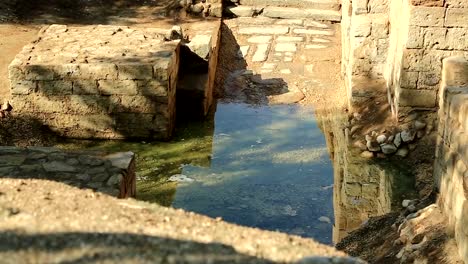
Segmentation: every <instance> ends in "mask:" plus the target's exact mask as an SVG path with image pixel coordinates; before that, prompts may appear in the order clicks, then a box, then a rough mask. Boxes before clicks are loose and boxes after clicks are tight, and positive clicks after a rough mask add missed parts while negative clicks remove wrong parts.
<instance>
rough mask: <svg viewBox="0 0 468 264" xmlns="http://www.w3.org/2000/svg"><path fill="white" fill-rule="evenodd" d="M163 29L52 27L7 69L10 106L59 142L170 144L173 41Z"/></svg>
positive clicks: (175, 66)
mask: <svg viewBox="0 0 468 264" xmlns="http://www.w3.org/2000/svg"><path fill="white" fill-rule="evenodd" d="M166 33H167V30H165V29H156V28H144V29H143V28H129V27H125V26H101V25H99V26H86V27H68V26H65V25H51V26H49V27H47V28H45V29H43V30H42V32H41V33H40V34H39V38H38V39H37V40H36V41H34V42H33V43H32V44H30V45H27V46H25V47H24V48H23V50H22V51H21V53H19V54H18V55H17V56H16V58H15V59H14V60H13V62H12V63H11V64H10V66H9V78H10V82H11V94H12V101H11V104H12V106H13V109H14V111H15V113H17V114H28V115H30V116H32V117H33V118H36V119H38V120H40V121H41V122H43V123H44V124H46V125H47V126H49V127H50V129H52V130H53V131H55V132H57V133H58V134H60V135H62V136H68V137H75V138H112V139H118V138H154V139H167V138H169V137H170V136H171V134H172V131H173V127H174V120H175V90H176V82H177V72H178V66H179V57H178V52H179V40H174V41H166V39H165V37H164V35H165V34H166Z"/></svg>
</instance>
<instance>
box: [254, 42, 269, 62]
mask: <svg viewBox="0 0 468 264" xmlns="http://www.w3.org/2000/svg"><path fill="white" fill-rule="evenodd" d="M269 48H270V45H269V44H259V45H257V49H256V51H255V53H254V55H253V57H252V61H253V62H263V61H266V59H267V58H268V50H269Z"/></svg>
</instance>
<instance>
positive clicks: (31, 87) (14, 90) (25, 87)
mask: <svg viewBox="0 0 468 264" xmlns="http://www.w3.org/2000/svg"><path fill="white" fill-rule="evenodd" d="M36 89H37V82H35V81H17V82H15V83H12V84H11V85H10V92H11V94H13V95H16V94H30V93H33V92H35V91H36Z"/></svg>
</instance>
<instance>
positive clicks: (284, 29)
mask: <svg viewBox="0 0 468 264" xmlns="http://www.w3.org/2000/svg"><path fill="white" fill-rule="evenodd" d="M239 33H240V34H245V35H256V34H271V35H276V34H278V35H283V34H287V33H289V27H288V26H270V27H251V26H241V27H239Z"/></svg>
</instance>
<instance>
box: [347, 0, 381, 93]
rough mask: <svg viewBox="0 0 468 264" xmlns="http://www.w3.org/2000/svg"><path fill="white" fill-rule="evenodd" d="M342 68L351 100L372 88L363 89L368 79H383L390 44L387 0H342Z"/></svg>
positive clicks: (367, 83)
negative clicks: (363, 84)
mask: <svg viewBox="0 0 468 264" xmlns="http://www.w3.org/2000/svg"><path fill="white" fill-rule="evenodd" d="M342 5H343V7H342V10H343V12H342V13H343V14H342V16H343V18H342V20H341V28H342V31H341V32H342V36H341V39H342V64H341V67H342V69H341V71H342V74H343V76H344V77H345V78H344V84H345V87H346V89H347V94H348V98H349V100H350V101H354V102H356V101H359V98H360V97H362V96H363V93H364V94H367V93H368V92H369V91H368V90H370V89H372V88H371V87H366V88H369V89H362V88H363V87H362V85H361V83H366V86H368V85H369V80H370V79H371V80H377V81H380V82H381V83H383V74H384V68H385V63H386V59H387V52H388V46H389V16H388V10H389V5H388V1H383V0H372V1H367V0H358V1H350V0H344V1H343V2H342Z"/></svg>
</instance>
